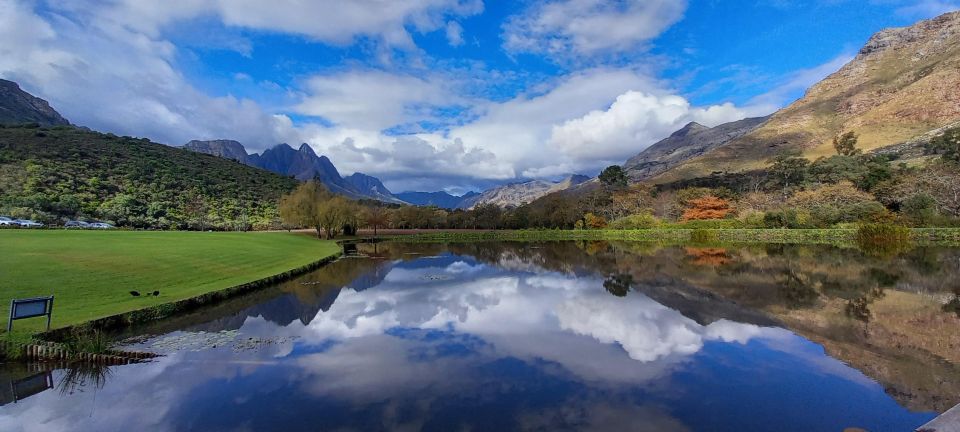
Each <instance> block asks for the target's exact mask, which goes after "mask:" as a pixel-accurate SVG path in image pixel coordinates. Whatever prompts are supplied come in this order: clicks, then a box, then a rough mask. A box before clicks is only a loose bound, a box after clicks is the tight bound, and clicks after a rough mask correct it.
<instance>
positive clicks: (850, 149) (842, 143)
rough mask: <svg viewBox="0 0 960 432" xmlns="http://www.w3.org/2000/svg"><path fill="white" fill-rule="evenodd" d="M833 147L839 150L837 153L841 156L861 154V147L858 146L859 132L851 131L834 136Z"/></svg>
mask: <svg viewBox="0 0 960 432" xmlns="http://www.w3.org/2000/svg"><path fill="white" fill-rule="evenodd" d="M833 148H835V149H836V150H837V154H838V155H840V156H856V155H858V154H860V149H858V148H857V134H856V133H854V132H852V131H851V132H847V133H845V134H842V135H838V136H836V137H834V138H833Z"/></svg>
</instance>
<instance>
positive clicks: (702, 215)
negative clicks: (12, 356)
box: [680, 195, 733, 221]
mask: <svg viewBox="0 0 960 432" xmlns="http://www.w3.org/2000/svg"><path fill="white" fill-rule="evenodd" d="M687 206H688V207H687V209H686V210H684V212H683V216H682V217H681V218H680V219H681V220H684V221H690V220H710V219H723V218H726V217H727V215H729V214H730V213H731V212H733V208H731V207H730V202H729V201H727V200H725V199H722V198H717V197H715V196H713V195H707V196H705V197H702V198H696V199H692V200H690V201H689V202H688V203H687Z"/></svg>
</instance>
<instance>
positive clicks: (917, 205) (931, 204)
mask: <svg viewBox="0 0 960 432" xmlns="http://www.w3.org/2000/svg"><path fill="white" fill-rule="evenodd" d="M900 208H901V210H902V211H903V214H904V215H905V216H907V217H908V218H910V221H911V222H913V224H914V225H915V226H926V225H930V224H931V223H932V222H933V221H934V219H935V218H936V217H937V200H935V199H933V197H932V196H930V195H929V194H926V193H923V192H921V193H918V194H916V195H913V196H911V197H910V198H907V199H906V200H904V201H903V204H902V205H901V207H900Z"/></svg>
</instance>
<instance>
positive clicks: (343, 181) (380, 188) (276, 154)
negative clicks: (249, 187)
mask: <svg viewBox="0 0 960 432" xmlns="http://www.w3.org/2000/svg"><path fill="white" fill-rule="evenodd" d="M183 148H185V149H187V150H191V151H195V152H198V153H205V154H209V155H213V156H218V157H222V158H226V159H233V160H236V161H237V162H240V163H243V164H246V165H250V166H253V167H257V168H261V169H265V170H267V171H272V172H275V173H277V174H282V175H285V176H290V177H293V178H296V179H297V180H301V181H304V180H310V179H317V180H319V181H320V182H322V183H323V184H324V185H325V186H326V187H327V188H328V189H330V191H332V192H335V193H338V194H341V195H344V196H347V197H350V198H356V199H373V200H377V201H383V202H387V203H393V204H403V203H404V201H402V200H401V199H399V198H397V197H396V196H394V195H393V193H391V192H390V190H389V189H387V187H386V186H384V185H383V182H381V181H380V179H378V178H376V177H372V176H368V175H366V174H362V173H354V174H353V175H351V176H348V177H346V178H344V177H342V176H341V175H340V172H339V171H337V167H335V166H334V165H333V162H331V161H330V159H329V158H327V157H326V156H318V155H317V154H316V153H315V152H314V151H313V148H311V147H310V146H309V145H307V144H301V145H300V148H299V149H294V148H293V147H290V145H289V144H286V143H284V144H279V145H277V146H274V147H272V148H270V149H267V150H265V151H264V152H263V153H262V154H258V153H252V154H250V153H247V149H246V148H245V147H244V146H243V144H241V143H239V142H237V141H233V140H211V141H199V140H193V141H190V142H188V143H187V144H185V145H184V146H183Z"/></svg>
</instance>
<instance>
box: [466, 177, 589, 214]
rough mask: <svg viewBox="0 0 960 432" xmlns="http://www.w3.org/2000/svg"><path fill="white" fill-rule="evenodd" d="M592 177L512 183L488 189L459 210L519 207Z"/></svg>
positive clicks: (467, 201)
mask: <svg viewBox="0 0 960 432" xmlns="http://www.w3.org/2000/svg"><path fill="white" fill-rule="evenodd" d="M589 180H590V177H587V176H582V175H571V176H569V177H567V178H565V179H563V180H561V181H559V182H550V181H546V180H531V181H527V182H522V183H511V184H507V185H503V186H498V187H495V188H493V189H488V190H486V191H484V192H483V193H481V194H480V195H478V196H475V197H473V198H471V199H466V200H463V202H461V203H460V206H459V208H462V209H472V208H474V207H476V206H479V205H482V204H495V205H498V206H500V207H518V206H521V205H523V204H526V203H530V202H533V201H534V200H536V199H538V198H540V197H543V196H545V195H548V194H551V193H554V192H561V191H565V190H567V189H570V188H573V187H574V186H577V185H580V184H581V183H584V182H586V181H589Z"/></svg>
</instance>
